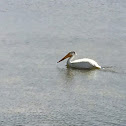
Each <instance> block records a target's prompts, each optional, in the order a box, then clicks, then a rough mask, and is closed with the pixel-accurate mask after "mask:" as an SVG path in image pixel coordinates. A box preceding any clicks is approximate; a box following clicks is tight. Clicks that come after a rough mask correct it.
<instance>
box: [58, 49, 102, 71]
mask: <svg viewBox="0 0 126 126" xmlns="http://www.w3.org/2000/svg"><path fill="white" fill-rule="evenodd" d="M75 55H77V54H76V52H74V51H71V52H69V53H68V54H67V55H66V56H65V57H63V58H62V59H61V60H59V61H58V62H57V63H59V62H61V61H63V60H65V59H66V58H69V59H68V60H67V67H71V68H77V69H94V68H96V69H100V68H101V66H100V65H98V63H97V62H96V61H94V60H92V59H88V58H83V59H78V60H73V59H74V57H75Z"/></svg>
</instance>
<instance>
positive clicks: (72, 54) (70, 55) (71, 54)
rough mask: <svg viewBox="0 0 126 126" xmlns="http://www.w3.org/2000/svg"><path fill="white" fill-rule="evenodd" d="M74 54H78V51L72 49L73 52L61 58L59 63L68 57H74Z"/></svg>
mask: <svg viewBox="0 0 126 126" xmlns="http://www.w3.org/2000/svg"><path fill="white" fill-rule="evenodd" d="M74 55H77V54H76V52H74V51H71V52H69V53H68V54H67V55H66V56H64V57H63V58H62V59H61V60H59V61H58V62H57V63H59V62H61V61H63V60H65V59H66V58H69V57H72V56H74Z"/></svg>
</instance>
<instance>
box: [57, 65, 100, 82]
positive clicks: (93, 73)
mask: <svg viewBox="0 0 126 126" xmlns="http://www.w3.org/2000/svg"><path fill="white" fill-rule="evenodd" d="M57 69H58V71H59V74H60V75H61V76H65V78H66V79H69V80H72V79H74V77H76V76H81V77H84V78H88V79H95V78H96V77H97V72H98V70H97V69H93V70H84V69H83V70H80V69H73V68H66V69H65V68H59V67H58V68H57Z"/></svg>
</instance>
